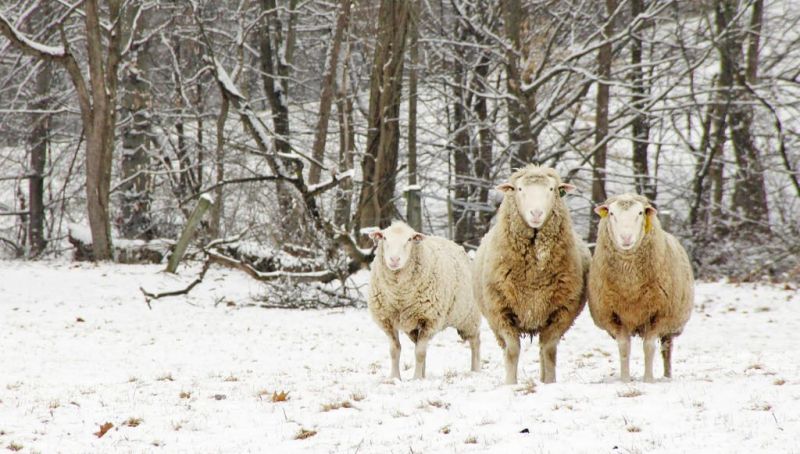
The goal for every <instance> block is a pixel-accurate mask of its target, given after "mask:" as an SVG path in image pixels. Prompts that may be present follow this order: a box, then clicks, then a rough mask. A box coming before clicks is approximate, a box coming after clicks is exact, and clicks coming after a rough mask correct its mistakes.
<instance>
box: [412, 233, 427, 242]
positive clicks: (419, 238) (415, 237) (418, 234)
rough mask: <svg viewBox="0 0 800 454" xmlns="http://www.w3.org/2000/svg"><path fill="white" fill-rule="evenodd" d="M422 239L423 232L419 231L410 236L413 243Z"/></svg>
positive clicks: (423, 237) (423, 236)
mask: <svg viewBox="0 0 800 454" xmlns="http://www.w3.org/2000/svg"><path fill="white" fill-rule="evenodd" d="M424 239H425V235H423V234H421V233H419V232H417V233H414V235H413V236H412V237H411V241H413V242H415V243H419V242H420V241H422V240H424Z"/></svg>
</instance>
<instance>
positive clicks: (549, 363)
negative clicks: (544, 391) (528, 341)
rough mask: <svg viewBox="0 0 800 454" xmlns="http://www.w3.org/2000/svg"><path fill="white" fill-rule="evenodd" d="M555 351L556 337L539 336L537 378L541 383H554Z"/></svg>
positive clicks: (556, 346) (556, 348)
mask: <svg viewBox="0 0 800 454" xmlns="http://www.w3.org/2000/svg"><path fill="white" fill-rule="evenodd" d="M557 352H558V337H556V338H555V339H545V338H544V337H542V336H539V379H540V380H541V381H542V383H555V381H556V354H557Z"/></svg>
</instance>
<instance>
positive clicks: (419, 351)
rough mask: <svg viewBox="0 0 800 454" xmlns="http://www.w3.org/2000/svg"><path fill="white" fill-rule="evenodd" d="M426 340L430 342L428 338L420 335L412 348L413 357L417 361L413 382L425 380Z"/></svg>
mask: <svg viewBox="0 0 800 454" xmlns="http://www.w3.org/2000/svg"><path fill="white" fill-rule="evenodd" d="M428 340H430V337H429V336H427V335H423V334H422V333H420V335H419V337H418V338H417V341H416V345H415V346H414V356H415V357H416V360H417V364H416V366H415V367H414V379H415V380H420V379H423V378H425V357H426V355H427V354H428Z"/></svg>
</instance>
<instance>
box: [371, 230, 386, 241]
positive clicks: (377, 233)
mask: <svg viewBox="0 0 800 454" xmlns="http://www.w3.org/2000/svg"><path fill="white" fill-rule="evenodd" d="M369 237H370V238H372V241H375V242H378V241H380V240H382V239H383V238H384V237H383V232H382V231H381V230H376V231H374V232H370V234H369Z"/></svg>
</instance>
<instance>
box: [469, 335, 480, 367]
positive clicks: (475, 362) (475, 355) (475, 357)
mask: <svg viewBox="0 0 800 454" xmlns="http://www.w3.org/2000/svg"><path fill="white" fill-rule="evenodd" d="M468 340H469V348H470V350H471V351H472V365H471V366H472V367H470V370H471V371H472V372H480V370H481V336H480V334H476V335H474V336H472V337H470V338H469V339H468Z"/></svg>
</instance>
